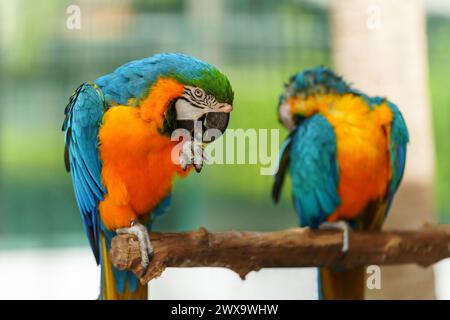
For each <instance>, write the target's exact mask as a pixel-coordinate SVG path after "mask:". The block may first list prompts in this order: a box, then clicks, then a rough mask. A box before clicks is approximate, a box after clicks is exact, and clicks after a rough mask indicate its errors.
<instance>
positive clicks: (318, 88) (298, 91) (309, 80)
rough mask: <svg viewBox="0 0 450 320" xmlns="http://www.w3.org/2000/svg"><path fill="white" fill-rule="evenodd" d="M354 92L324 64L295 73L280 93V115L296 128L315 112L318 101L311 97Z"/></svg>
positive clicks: (280, 117) (282, 121) (287, 124)
mask: <svg viewBox="0 0 450 320" xmlns="http://www.w3.org/2000/svg"><path fill="white" fill-rule="evenodd" d="M347 92H352V89H351V88H350V86H349V85H348V84H347V83H346V82H345V81H344V80H343V79H342V78H341V77H340V76H338V75H337V74H336V73H334V72H333V71H332V70H331V69H328V68H325V67H323V66H320V67H316V68H311V69H306V70H304V71H303V72H299V73H297V74H295V75H293V76H292V77H291V78H290V79H289V82H288V83H287V84H286V85H285V91H284V93H282V94H281V95H280V99H279V104H278V116H279V119H280V122H281V123H282V124H283V125H284V126H285V127H286V128H287V129H289V130H294V129H295V128H296V127H297V126H298V125H299V124H300V122H301V121H302V120H303V119H305V118H307V117H310V116H312V115H313V114H315V113H316V112H317V111H318V109H317V103H315V100H314V99H310V98H311V97H313V98H314V97H319V96H321V95H328V94H344V93H347Z"/></svg>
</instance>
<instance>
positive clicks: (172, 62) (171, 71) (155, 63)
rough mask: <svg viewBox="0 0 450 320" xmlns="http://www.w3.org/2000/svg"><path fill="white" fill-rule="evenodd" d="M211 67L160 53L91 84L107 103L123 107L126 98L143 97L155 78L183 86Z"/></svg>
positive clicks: (125, 65) (197, 61)
mask: <svg viewBox="0 0 450 320" xmlns="http://www.w3.org/2000/svg"><path fill="white" fill-rule="evenodd" d="M211 68H212V66H211V65H209V64H207V63H205V62H203V61H201V60H198V59H195V58H192V57H190V56H187V55H184V54H177V53H162V54H157V55H154V56H152V57H149V58H145V59H141V60H135V61H131V62H128V63H126V64H124V65H122V66H121V67H119V68H117V69H116V70H115V71H114V72H113V73H110V74H107V75H105V76H102V77H100V78H98V79H97V80H95V83H96V84H97V85H98V86H99V87H100V88H101V90H102V91H103V93H104V95H105V99H106V101H107V103H108V104H116V103H118V104H122V105H127V104H128V100H129V99H130V98H137V99H140V98H143V97H144V96H145V95H146V94H147V93H148V91H147V90H148V88H150V87H151V85H152V84H153V83H154V82H155V81H156V80H157V79H158V77H164V76H166V77H172V78H174V79H179V80H182V81H180V82H182V83H184V82H186V81H185V80H186V79H189V80H190V81H195V80H198V79H200V78H201V77H202V76H204V74H205V73H206V72H207V71H210V70H211Z"/></svg>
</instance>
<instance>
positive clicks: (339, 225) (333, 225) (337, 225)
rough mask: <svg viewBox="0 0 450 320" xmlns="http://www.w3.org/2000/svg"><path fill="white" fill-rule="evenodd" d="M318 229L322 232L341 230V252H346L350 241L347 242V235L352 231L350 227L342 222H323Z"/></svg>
mask: <svg viewBox="0 0 450 320" xmlns="http://www.w3.org/2000/svg"><path fill="white" fill-rule="evenodd" d="M319 229H323V230H330V229H333V230H336V229H337V230H341V231H342V249H341V251H342V252H343V253H346V252H348V248H349V245H350V240H349V233H350V231H351V230H352V228H351V227H350V225H349V224H348V223H347V222H346V221H343V220H340V221H335V222H329V221H326V222H323V223H322V224H320V225H319Z"/></svg>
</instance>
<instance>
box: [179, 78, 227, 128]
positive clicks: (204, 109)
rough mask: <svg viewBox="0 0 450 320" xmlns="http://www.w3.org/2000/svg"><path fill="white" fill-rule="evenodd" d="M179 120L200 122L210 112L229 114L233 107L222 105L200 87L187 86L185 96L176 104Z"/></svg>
mask: <svg viewBox="0 0 450 320" xmlns="http://www.w3.org/2000/svg"><path fill="white" fill-rule="evenodd" d="M175 109H176V111H177V120H198V119H199V118H201V117H202V116H203V115H205V114H207V113H210V112H226V113H229V112H231V111H232V110H233V107H232V106H231V105H230V104H228V103H220V102H218V101H217V100H216V98H215V97H214V96H212V95H210V94H207V93H205V91H204V90H203V89H201V88H198V87H191V86H186V87H185V88H184V94H183V95H182V96H181V98H179V99H178V100H177V102H176V103H175Z"/></svg>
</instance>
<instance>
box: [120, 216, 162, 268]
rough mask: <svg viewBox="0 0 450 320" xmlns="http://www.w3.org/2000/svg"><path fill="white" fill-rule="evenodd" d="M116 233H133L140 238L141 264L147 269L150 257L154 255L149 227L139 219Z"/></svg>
mask: <svg viewBox="0 0 450 320" xmlns="http://www.w3.org/2000/svg"><path fill="white" fill-rule="evenodd" d="M116 233H117V234H133V235H135V236H136V237H137V238H138V241H139V248H140V251H141V264H142V266H143V267H144V269H146V268H147V267H148V264H149V262H150V259H151V258H152V256H153V246H152V243H151V242H150V238H149V236H148V230H147V228H146V227H145V226H144V225H143V224H141V223H139V222H137V221H133V222H132V224H131V227H129V228H120V229H117V230H116Z"/></svg>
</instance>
